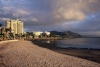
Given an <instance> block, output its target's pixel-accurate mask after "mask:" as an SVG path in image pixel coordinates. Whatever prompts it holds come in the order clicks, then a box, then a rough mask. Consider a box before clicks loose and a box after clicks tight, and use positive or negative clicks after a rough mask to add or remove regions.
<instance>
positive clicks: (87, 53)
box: [31, 40, 100, 63]
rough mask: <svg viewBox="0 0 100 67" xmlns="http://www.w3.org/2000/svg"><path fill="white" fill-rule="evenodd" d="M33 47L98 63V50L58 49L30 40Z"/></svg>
mask: <svg viewBox="0 0 100 67" xmlns="http://www.w3.org/2000/svg"><path fill="white" fill-rule="evenodd" d="M31 41H32V42H33V43H34V44H35V45H38V46H39V47H43V48H47V49H50V50H52V51H55V52H58V53H61V54H65V55H71V56H75V57H79V58H82V59H86V60H90V61H93V62H96V63H100V49H88V48H60V47H57V46H55V45H54V44H49V43H41V42H40V41H38V40H31Z"/></svg>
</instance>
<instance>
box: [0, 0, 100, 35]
mask: <svg viewBox="0 0 100 67" xmlns="http://www.w3.org/2000/svg"><path fill="white" fill-rule="evenodd" d="M10 19H12V20H16V19H19V20H21V21H23V22H24V30H25V31H51V30H56V31H73V32H76V33H80V34H82V35H95V36H100V0H0V23H2V24H4V25H5V22H6V20H10Z"/></svg>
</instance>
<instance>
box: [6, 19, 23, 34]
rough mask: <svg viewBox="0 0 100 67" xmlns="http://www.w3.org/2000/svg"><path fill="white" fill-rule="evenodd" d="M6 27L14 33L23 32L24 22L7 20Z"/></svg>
mask: <svg viewBox="0 0 100 67" xmlns="http://www.w3.org/2000/svg"><path fill="white" fill-rule="evenodd" d="M6 27H7V28H10V29H11V32H12V33H14V34H23V22H22V21H19V20H18V19H17V20H7V22H6Z"/></svg>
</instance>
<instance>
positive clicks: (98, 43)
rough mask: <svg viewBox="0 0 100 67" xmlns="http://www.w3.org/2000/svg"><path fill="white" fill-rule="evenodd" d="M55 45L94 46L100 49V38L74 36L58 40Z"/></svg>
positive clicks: (69, 46) (71, 46)
mask: <svg viewBox="0 0 100 67" xmlns="http://www.w3.org/2000/svg"><path fill="white" fill-rule="evenodd" d="M55 45H56V46H57V47H60V48H88V49H90V48H92V49H100V38H74V39H64V40H63V39H62V40H56V41H55Z"/></svg>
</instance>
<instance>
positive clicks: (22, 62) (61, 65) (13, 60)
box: [0, 41, 100, 67]
mask: <svg viewBox="0 0 100 67" xmlns="http://www.w3.org/2000/svg"><path fill="white" fill-rule="evenodd" d="M0 46H1V47H0V67H100V64H99V63H96V62H93V61H89V60H85V59H82V58H78V57H74V56H70V55H65V54H61V53H57V52H55V51H52V50H50V49H47V48H43V47H39V46H37V45H36V44H35V43H33V42H31V41H16V42H9V43H4V44H0Z"/></svg>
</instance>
